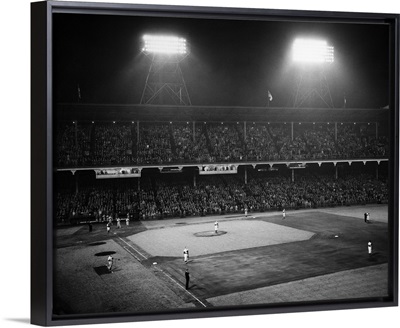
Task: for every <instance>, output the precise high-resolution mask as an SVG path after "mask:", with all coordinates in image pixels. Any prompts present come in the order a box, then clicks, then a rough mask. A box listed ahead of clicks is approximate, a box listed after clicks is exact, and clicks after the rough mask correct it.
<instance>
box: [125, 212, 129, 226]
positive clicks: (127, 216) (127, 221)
mask: <svg viewBox="0 0 400 328" xmlns="http://www.w3.org/2000/svg"><path fill="white" fill-rule="evenodd" d="M125 223H126V225H127V226H129V213H128V214H127V215H126V221H125Z"/></svg>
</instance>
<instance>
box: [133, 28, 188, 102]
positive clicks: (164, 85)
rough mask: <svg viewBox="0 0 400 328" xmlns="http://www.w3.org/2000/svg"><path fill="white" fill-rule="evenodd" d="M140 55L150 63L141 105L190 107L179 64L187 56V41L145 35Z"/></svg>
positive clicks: (173, 37) (172, 37) (170, 37)
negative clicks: (142, 54) (148, 59)
mask: <svg viewBox="0 0 400 328" xmlns="http://www.w3.org/2000/svg"><path fill="white" fill-rule="evenodd" d="M143 41H144V46H143V49H142V51H143V53H144V54H145V55H146V56H148V57H149V58H150V60H151V63H150V68H149V72H148V74H147V78H146V83H145V86H144V89H143V93H142V97H141V100H140V103H141V104H159V105H182V106H190V105H191V101H190V97H189V93H188V91H187V87H186V83H185V79H184V78H183V74H182V70H181V68H180V62H181V61H182V60H183V59H185V58H186V57H187V55H188V51H187V47H186V40H185V39H182V38H179V37H175V36H157V35H145V36H144V37H143Z"/></svg>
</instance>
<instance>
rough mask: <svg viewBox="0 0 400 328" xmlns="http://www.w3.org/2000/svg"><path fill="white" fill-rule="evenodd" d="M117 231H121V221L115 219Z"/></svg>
mask: <svg viewBox="0 0 400 328" xmlns="http://www.w3.org/2000/svg"><path fill="white" fill-rule="evenodd" d="M117 229H121V219H120V218H119V216H118V217H117Z"/></svg>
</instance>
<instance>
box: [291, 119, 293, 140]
mask: <svg viewBox="0 0 400 328" xmlns="http://www.w3.org/2000/svg"><path fill="white" fill-rule="evenodd" d="M291 134H292V141H293V122H292V123H291Z"/></svg>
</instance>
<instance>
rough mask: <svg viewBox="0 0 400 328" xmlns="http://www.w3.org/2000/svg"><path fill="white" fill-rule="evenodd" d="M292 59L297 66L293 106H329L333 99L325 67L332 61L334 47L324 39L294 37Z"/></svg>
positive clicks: (331, 104)
mask: <svg viewBox="0 0 400 328" xmlns="http://www.w3.org/2000/svg"><path fill="white" fill-rule="evenodd" d="M292 60H293V62H294V63H295V64H296V65H297V66H299V74H298V76H297V78H296V80H295V83H296V84H295V91H294V97H293V98H294V99H293V107H295V108H300V107H329V108H333V107H334V106H333V101H332V96H331V92H330V89H329V85H328V82H327V78H326V74H325V68H326V67H327V65H329V64H332V63H333V62H334V48H333V46H330V45H328V43H327V42H326V41H325V40H316V39H296V40H295V41H294V42H293V47H292Z"/></svg>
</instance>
